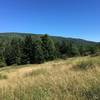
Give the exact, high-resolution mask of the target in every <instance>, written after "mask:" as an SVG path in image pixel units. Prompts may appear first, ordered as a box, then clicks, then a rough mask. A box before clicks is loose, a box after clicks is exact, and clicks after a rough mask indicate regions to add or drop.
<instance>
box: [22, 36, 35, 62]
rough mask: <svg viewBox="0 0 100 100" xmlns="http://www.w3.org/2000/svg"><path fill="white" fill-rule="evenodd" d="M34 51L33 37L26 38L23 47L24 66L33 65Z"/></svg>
mask: <svg viewBox="0 0 100 100" xmlns="http://www.w3.org/2000/svg"><path fill="white" fill-rule="evenodd" d="M33 60H34V50H33V41H32V37H31V36H30V35H29V36H26V37H25V40H24V42H23V46H22V57H21V63H22V64H30V63H31V64H32V63H33V62H34V61H33Z"/></svg>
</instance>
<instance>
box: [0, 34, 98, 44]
mask: <svg viewBox="0 0 100 100" xmlns="http://www.w3.org/2000/svg"><path fill="white" fill-rule="evenodd" d="M27 35H31V36H32V37H33V38H34V39H35V38H39V37H40V36H42V35H43V34H33V33H19V32H5V33H0V39H1V38H15V37H16V38H23V37H25V36H27ZM50 37H51V38H52V39H54V40H56V41H72V42H76V43H83V44H98V43H99V42H94V41H89V40H84V39H80V38H70V37H61V36H50Z"/></svg>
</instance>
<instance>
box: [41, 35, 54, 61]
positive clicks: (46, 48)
mask: <svg viewBox="0 0 100 100" xmlns="http://www.w3.org/2000/svg"><path fill="white" fill-rule="evenodd" d="M41 39H42V47H43V52H44V58H45V60H53V59H55V58H56V55H55V54H56V53H55V52H56V48H55V45H54V41H53V40H52V39H51V38H50V37H49V36H48V35H47V34H46V35H44V36H42V37H41Z"/></svg>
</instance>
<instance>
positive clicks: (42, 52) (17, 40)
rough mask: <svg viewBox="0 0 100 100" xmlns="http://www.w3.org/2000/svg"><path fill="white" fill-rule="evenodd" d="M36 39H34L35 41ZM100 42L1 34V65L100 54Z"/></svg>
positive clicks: (45, 36)
mask: <svg viewBox="0 0 100 100" xmlns="http://www.w3.org/2000/svg"><path fill="white" fill-rule="evenodd" d="M33 40H34V41H33ZM99 52H100V43H95V42H89V41H84V40H81V39H71V38H61V37H50V36H48V35H47V34H45V35H42V36H41V35H34V34H23V33H22V34H16V33H5V34H0V63H1V66H5V64H7V65H12V64H18V65H21V64H33V63H43V62H44V61H49V60H54V59H56V58H64V59H65V58H66V57H74V56H87V55H92V56H94V55H98V54H99Z"/></svg>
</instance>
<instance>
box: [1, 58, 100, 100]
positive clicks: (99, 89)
mask: <svg viewBox="0 0 100 100" xmlns="http://www.w3.org/2000/svg"><path fill="white" fill-rule="evenodd" d="M99 59H100V57H93V58H90V57H77V58H70V59H68V60H56V61H52V62H46V63H44V64H40V65H25V66H18V67H17V66H16V67H15V66H11V67H8V68H4V69H1V70H0V74H1V75H6V76H7V79H2V80H0V100H100V67H99V66H100V63H99ZM83 60H86V61H87V60H92V61H93V62H92V63H93V64H95V67H94V68H92V69H88V70H81V69H78V70H76V69H75V68H74V67H75V65H77V64H78V63H79V62H80V61H83Z"/></svg>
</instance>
